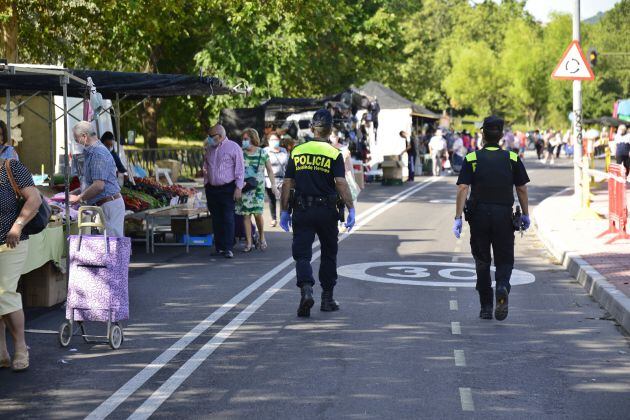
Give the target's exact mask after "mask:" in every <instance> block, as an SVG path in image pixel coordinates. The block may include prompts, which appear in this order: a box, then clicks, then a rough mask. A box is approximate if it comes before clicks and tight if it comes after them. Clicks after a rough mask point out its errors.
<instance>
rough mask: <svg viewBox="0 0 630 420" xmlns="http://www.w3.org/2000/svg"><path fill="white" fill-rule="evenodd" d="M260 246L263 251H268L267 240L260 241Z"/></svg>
mask: <svg viewBox="0 0 630 420" xmlns="http://www.w3.org/2000/svg"><path fill="white" fill-rule="evenodd" d="M258 247H259V248H260V250H261V251H266V250H267V241H260V243H259V245H258Z"/></svg>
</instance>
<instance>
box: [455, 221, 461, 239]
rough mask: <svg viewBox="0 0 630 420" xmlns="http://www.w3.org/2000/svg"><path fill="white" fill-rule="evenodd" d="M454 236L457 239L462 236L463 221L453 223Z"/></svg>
mask: <svg viewBox="0 0 630 420" xmlns="http://www.w3.org/2000/svg"><path fill="white" fill-rule="evenodd" d="M453 234H454V235H455V237H456V238H457V239H459V237H460V236H461V235H462V219H455V220H454V221H453Z"/></svg>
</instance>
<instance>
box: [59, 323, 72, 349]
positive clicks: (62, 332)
mask: <svg viewBox="0 0 630 420" xmlns="http://www.w3.org/2000/svg"><path fill="white" fill-rule="evenodd" d="M70 340H72V323H71V322H70V321H67V320H66V321H64V322H63V323H62V324H61V326H60V327H59V344H60V345H61V347H68V346H69V345H70Z"/></svg>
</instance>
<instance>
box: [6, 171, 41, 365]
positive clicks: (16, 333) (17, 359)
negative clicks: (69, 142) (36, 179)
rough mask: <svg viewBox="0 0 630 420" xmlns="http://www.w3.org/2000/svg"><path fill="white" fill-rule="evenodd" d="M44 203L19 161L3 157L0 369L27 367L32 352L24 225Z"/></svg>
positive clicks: (31, 178) (26, 237)
mask: <svg viewBox="0 0 630 420" xmlns="http://www.w3.org/2000/svg"><path fill="white" fill-rule="evenodd" d="M41 204H42V200H41V196H40V194H39V192H38V190H37V188H35V184H34V183H33V177H32V176H31V174H30V172H29V171H28V169H26V167H24V165H23V164H21V163H20V162H19V161H17V160H13V159H11V160H5V159H0V369H1V368H9V367H10V368H12V369H13V370H14V371H16V372H19V371H23V370H26V369H28V367H29V355H28V347H27V346H26V340H25V338H24V311H23V310H22V297H21V295H20V294H19V293H18V292H17V285H18V281H19V280H20V275H21V274H22V269H23V267H24V263H25V261H26V257H27V254H28V242H27V240H28V235H27V234H26V233H25V232H24V227H25V226H26V225H27V224H28V223H29V222H30V221H31V219H33V217H35V215H37V213H38V209H39V207H40V206H41ZM7 327H8V329H9V332H10V333H11V336H12V337H13V347H14V352H13V360H11V356H10V354H9V351H8V348H7V341H6V330H7Z"/></svg>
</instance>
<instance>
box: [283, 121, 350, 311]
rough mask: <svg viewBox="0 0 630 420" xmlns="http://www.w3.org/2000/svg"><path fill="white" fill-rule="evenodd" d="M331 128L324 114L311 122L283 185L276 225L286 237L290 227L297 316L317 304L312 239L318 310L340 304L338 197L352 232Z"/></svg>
mask: <svg viewBox="0 0 630 420" xmlns="http://www.w3.org/2000/svg"><path fill="white" fill-rule="evenodd" d="M332 124H333V119H332V116H331V115H330V112H328V111H327V110H325V109H320V110H319V111H317V112H316V113H315V115H314V116H313V119H312V121H311V129H312V130H313V134H314V139H313V140H311V141H308V142H306V143H304V144H301V145H299V146H297V147H296V148H295V149H294V150H293V152H292V153H291V159H290V160H289V164H288V166H287V172H286V174H285V178H284V183H283V184H282V198H281V205H282V212H281V214H280V226H281V227H282V229H283V230H284V231H286V232H288V231H289V229H290V227H291V224H292V225H293V259H294V260H295V271H296V275H297V287H299V288H300V292H301V296H300V304H299V306H298V311H297V314H298V316H299V317H309V316H310V314H311V308H312V307H313V304H314V303H315V301H314V300H313V286H314V285H315V279H314V277H313V268H312V267H311V258H312V255H313V248H312V246H313V241H314V240H315V235H317V236H318V238H319V242H320V244H321V263H320V265H319V282H320V284H321V286H322V300H321V307H320V309H321V310H322V311H324V312H332V311H337V310H339V304H338V303H337V302H336V301H335V299H334V297H333V289H334V288H335V285H336V284H337V248H338V240H337V236H338V235H339V228H338V224H337V222H338V220H339V211H338V208H337V203H338V199H339V196H340V197H341V200H342V201H343V204H344V205H345V206H346V207H347V208H348V217H347V220H346V224H345V226H346V228H347V230H348V231H350V230H351V229H352V228H353V227H354V221H355V210H354V203H353V201H352V195H351V193H350V188H349V187H348V182H347V181H346V178H345V168H344V163H343V157H342V154H341V152H340V151H339V150H337V149H336V148H335V147H333V146H332V145H330V144H329V143H328V138H329V136H330V134H331V132H332ZM291 211H292V212H293V213H292V214H291Z"/></svg>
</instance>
